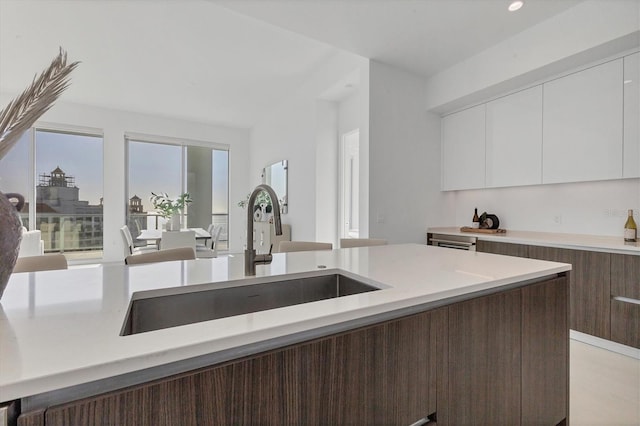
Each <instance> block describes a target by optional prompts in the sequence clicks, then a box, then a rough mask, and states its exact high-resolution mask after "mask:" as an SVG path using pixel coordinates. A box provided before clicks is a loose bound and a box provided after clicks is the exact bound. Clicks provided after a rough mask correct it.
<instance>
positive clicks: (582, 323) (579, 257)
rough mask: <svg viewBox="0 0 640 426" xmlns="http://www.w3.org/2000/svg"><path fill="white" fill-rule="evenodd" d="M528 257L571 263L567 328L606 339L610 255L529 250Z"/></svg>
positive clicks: (545, 248) (609, 309) (575, 251)
mask: <svg viewBox="0 0 640 426" xmlns="http://www.w3.org/2000/svg"><path fill="white" fill-rule="evenodd" d="M529 257H531V258H533V259H542V260H551V261H555V262H563V263H571V265H572V266H573V269H572V271H571V274H570V283H569V289H570V290H569V305H570V309H569V312H570V317H569V327H570V328H571V329H573V330H576V331H580V332H582V333H587V334H591V335H593V336H598V337H602V338H603V339H609V337H610V334H611V333H610V323H611V308H610V302H609V298H610V289H611V265H610V263H611V255H610V254H609V253H600V252H592V251H584V250H568V249H559V248H553V247H540V246H529Z"/></svg>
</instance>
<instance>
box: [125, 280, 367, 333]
mask: <svg viewBox="0 0 640 426" xmlns="http://www.w3.org/2000/svg"><path fill="white" fill-rule="evenodd" d="M375 290H380V289H379V288H377V287H374V286H371V285H369V284H365V283H363V282H360V281H357V280H354V279H352V278H349V277H347V276H344V275H342V274H330V275H322V276H315V277H308V278H298V279H288V280H282V281H274V282H268V283H261V284H252V285H244V286H239V287H227V288H217V289H211V290H203V291H195V292H189V293H180V294H173V295H168V296H157V297H149V298H144V299H137V300H133V301H132V302H131V305H130V307H129V312H128V314H127V317H126V319H125V323H124V326H123V328H122V333H121V335H123V336H128V335H130V334H137V333H144V332H146V331H152V330H159V329H162V328H169V327H175V326H179V325H185V324H192V323H195V322H200V321H209V320H214V319H218V318H225V317H231V316H234V315H242V314H248V313H251V312H258V311H265V310H267V309H274V308H281V307H284V306H291V305H298V304H301V303H309V302H315V301H318V300H324V299H333V298H336V297H343V296H349V295H352V294H358V293H365V292H369V291H375Z"/></svg>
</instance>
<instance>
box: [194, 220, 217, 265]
mask: <svg viewBox="0 0 640 426" xmlns="http://www.w3.org/2000/svg"><path fill="white" fill-rule="evenodd" d="M221 231H222V225H216V226H214V227H213V229H211V231H209V233H210V234H211V242H209V240H207V243H206V245H204V246H203V245H197V246H196V257H198V258H208V259H210V258H213V257H218V248H217V245H218V238H220V232H221Z"/></svg>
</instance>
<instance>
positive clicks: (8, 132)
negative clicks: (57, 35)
mask: <svg viewBox="0 0 640 426" xmlns="http://www.w3.org/2000/svg"><path fill="white" fill-rule="evenodd" d="M78 64H79V62H73V63H71V64H68V65H67V53H66V52H65V51H63V50H62V48H60V52H59V53H58V56H56V57H55V58H54V60H53V61H52V62H51V64H50V65H49V67H48V68H47V69H46V70H44V71H43V72H42V74H40V76H38V77H37V78H34V79H33V82H32V83H31V85H30V86H29V87H27V89H25V91H24V92H22V94H21V95H20V96H18V97H17V98H15V99H13V100H12V101H10V102H9V104H8V105H7V106H6V107H5V108H4V109H3V110H2V111H0V159H2V158H3V157H4V156H5V155H6V154H7V153H8V152H9V151H10V150H11V148H13V146H14V145H15V144H16V143H17V142H18V140H19V139H20V137H21V136H22V135H23V134H24V132H25V131H27V130H28V129H29V128H30V127H31V126H32V125H33V123H35V122H36V120H38V119H39V118H40V117H41V116H42V114H44V113H45V112H47V111H48V110H49V108H51V107H52V106H53V104H54V102H55V101H56V100H57V99H58V97H60V95H61V94H62V92H64V90H65V89H66V88H67V87H68V85H69V76H70V74H71V71H73V70H74V69H75V68H76V67H77V66H78ZM7 195H8V196H9V195H10V196H11V197H8V196H5V195H3V194H2V193H1V192H0V217H1V218H2V220H0V242H1V244H2V245H1V247H0V298H1V297H2V293H3V292H4V289H5V286H6V285H7V281H8V279H9V276H10V275H11V272H12V271H13V267H14V266H15V263H16V259H17V258H18V249H19V248H20V237H21V228H22V224H21V223H20V219H19V217H18V214H17V211H16V208H14V206H13V204H11V203H10V202H9V200H8V198H18V199H20V198H22V196H21V195H19V194H7ZM19 204H20V208H22V204H24V199H22V202H19ZM20 208H18V210H20Z"/></svg>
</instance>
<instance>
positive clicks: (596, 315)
mask: <svg viewBox="0 0 640 426" xmlns="http://www.w3.org/2000/svg"><path fill="white" fill-rule="evenodd" d="M476 247H477V250H478V251H482V252H487V253H496V254H505V255H513V256H520V257H524V256H527V257H529V258H532V259H541V260H551V261H555V262H563V263H570V264H571V265H572V268H573V269H572V273H571V282H570V286H569V287H570V297H569V300H570V320H569V324H570V328H571V329H573V330H576V331H580V332H582V333H587V334H591V335H593V336H597V337H601V338H603V339H609V340H612V341H614V342H618V343H622V344H624V345H627V346H632V347H635V348H640V303H639V302H640V256H636V255H624V254H610V253H602V252H593V251H588V250H570V249H561V248H554V247H544V246H525V245H520V244H511V243H502V242H495V241H482V240H479V241H478V242H477V246H476Z"/></svg>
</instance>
